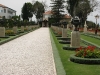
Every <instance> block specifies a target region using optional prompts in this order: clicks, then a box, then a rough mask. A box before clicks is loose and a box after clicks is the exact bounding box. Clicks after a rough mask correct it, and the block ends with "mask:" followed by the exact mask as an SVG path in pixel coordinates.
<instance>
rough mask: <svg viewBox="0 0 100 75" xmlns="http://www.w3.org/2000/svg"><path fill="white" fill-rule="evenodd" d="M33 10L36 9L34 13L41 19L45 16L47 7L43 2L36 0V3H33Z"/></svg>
mask: <svg viewBox="0 0 100 75" xmlns="http://www.w3.org/2000/svg"><path fill="white" fill-rule="evenodd" d="M33 10H34V12H33V13H34V15H35V16H36V19H40V18H42V17H43V13H44V11H45V8H44V6H43V4H42V3H40V2H38V1H36V2H35V3H34V4H33Z"/></svg>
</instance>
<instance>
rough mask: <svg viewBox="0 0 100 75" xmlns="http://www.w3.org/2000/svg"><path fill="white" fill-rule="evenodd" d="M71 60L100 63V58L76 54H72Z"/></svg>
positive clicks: (83, 62) (82, 62)
mask: <svg viewBox="0 0 100 75" xmlns="http://www.w3.org/2000/svg"><path fill="white" fill-rule="evenodd" d="M70 61H72V62H75V63H80V64H100V58H81V57H76V56H75V55H74V54H72V55H71V56H70Z"/></svg>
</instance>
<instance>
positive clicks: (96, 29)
mask: <svg viewBox="0 0 100 75" xmlns="http://www.w3.org/2000/svg"><path fill="white" fill-rule="evenodd" d="M95 18H96V27H95V34H97V31H98V27H97V19H98V18H99V15H98V14H97V15H96V16H95Z"/></svg>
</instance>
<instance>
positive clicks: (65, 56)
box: [51, 31, 100, 75]
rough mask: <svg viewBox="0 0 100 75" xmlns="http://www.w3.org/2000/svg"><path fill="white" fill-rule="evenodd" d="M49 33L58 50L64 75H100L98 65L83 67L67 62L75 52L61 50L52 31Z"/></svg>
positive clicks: (83, 65) (82, 65)
mask: <svg viewBox="0 0 100 75" xmlns="http://www.w3.org/2000/svg"><path fill="white" fill-rule="evenodd" d="M51 33H52V36H53V39H54V42H55V44H56V47H57V49H58V53H59V56H60V58H61V61H62V64H63V66H64V69H65V72H66V75H100V65H85V64H78V63H73V62H71V61H70V60H69V58H70V55H71V54H74V53H75V52H74V51H70V50H63V49H62V47H63V45H62V44H60V43H59V42H58V40H57V38H56V37H55V35H54V34H53V32H52V31H51ZM59 68H60V67H59Z"/></svg>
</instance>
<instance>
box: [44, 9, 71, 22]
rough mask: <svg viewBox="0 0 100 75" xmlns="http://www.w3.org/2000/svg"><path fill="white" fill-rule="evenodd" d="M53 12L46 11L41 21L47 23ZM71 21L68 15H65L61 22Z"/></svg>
mask: <svg viewBox="0 0 100 75" xmlns="http://www.w3.org/2000/svg"><path fill="white" fill-rule="evenodd" d="M52 14H53V12H52V11H46V12H44V13H43V20H45V19H46V20H47V21H48V18H51V16H52ZM70 20H71V16H69V15H68V14H65V15H64V17H63V21H70Z"/></svg>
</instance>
